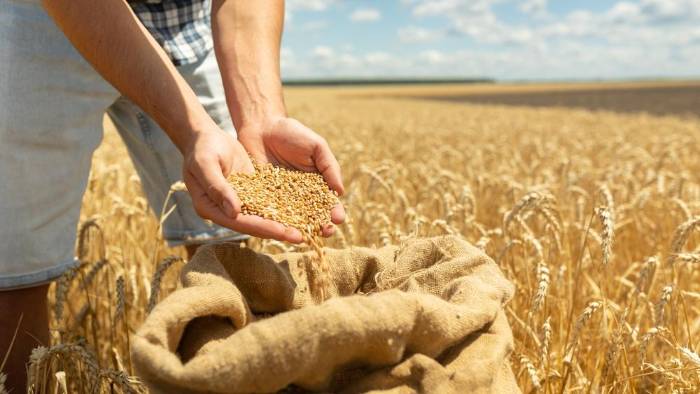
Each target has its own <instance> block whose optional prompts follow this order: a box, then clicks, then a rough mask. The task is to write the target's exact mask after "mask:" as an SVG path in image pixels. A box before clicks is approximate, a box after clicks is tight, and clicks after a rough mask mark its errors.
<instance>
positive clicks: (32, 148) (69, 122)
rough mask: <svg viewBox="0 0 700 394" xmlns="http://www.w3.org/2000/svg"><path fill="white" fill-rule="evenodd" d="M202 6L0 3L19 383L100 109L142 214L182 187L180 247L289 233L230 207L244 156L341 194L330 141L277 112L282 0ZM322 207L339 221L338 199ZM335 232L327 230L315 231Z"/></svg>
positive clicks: (6, 290)
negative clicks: (145, 204) (142, 198)
mask: <svg viewBox="0 0 700 394" xmlns="http://www.w3.org/2000/svg"><path fill="white" fill-rule="evenodd" d="M210 1H212V0H155V1H154V0H148V1H140V2H133V3H127V2H126V0H100V1H95V0H43V2H42V3H40V0H4V1H3V5H2V7H0V37H2V40H0V179H1V180H2V187H1V188H0V360H1V359H2V356H4V355H5V353H6V352H7V351H8V349H9V347H10V342H11V340H12V337H13V334H14V331H15V328H16V325H17V323H18V321H19V320H20V316H23V318H22V320H21V326H20V327H19V333H18V335H17V337H16V338H15V341H14V344H13V346H12V350H11V351H10V352H9V358H8V361H7V364H6V365H5V372H6V373H7V375H8V386H9V388H10V389H13V388H14V390H15V392H19V391H22V390H23V387H24V386H25V379H26V377H25V373H24V371H25V363H26V361H27V358H28V355H29V353H30V351H31V349H32V348H33V347H35V346H37V345H39V344H47V343H48V338H49V336H48V312H47V305H46V292H47V288H48V284H49V282H50V281H51V280H52V279H55V278H57V277H58V276H60V275H61V274H62V273H63V272H64V271H65V270H66V269H68V268H69V267H71V266H73V265H74V264H75V259H74V254H73V248H74V243H75V229H76V225H77V221H78V215H79V210H80V202H81V197H82V194H83V192H84V189H85V186H86V181H87V177H88V172H89V168H90V162H91V156H92V152H93V150H94V149H95V148H96V147H97V145H98V144H99V142H100V139H101V134H100V133H101V130H102V127H101V126H102V117H103V114H104V111H105V110H106V111H107V113H108V114H109V116H110V117H111V119H112V120H113V122H114V124H115V125H116V127H117V130H118V131H119V133H120V134H121V136H122V138H123V139H124V141H125V143H126V145H127V147H128V148H129V153H130V156H131V157H132V160H133V162H134V164H135V166H136V169H137V171H138V173H139V175H140V176H141V179H142V184H143V186H144V191H145V193H146V195H147V197H148V200H149V202H150V204H151V206H152V207H153V208H155V209H156V210H159V209H160V208H161V206H162V204H163V201H164V198H165V195H166V194H167V191H168V188H169V187H170V185H171V184H172V183H174V182H175V181H177V180H179V179H180V176H181V175H182V178H183V179H184V181H185V183H186V184H187V188H188V191H189V194H190V196H191V201H190V200H189V199H188V198H185V197H183V196H178V197H177V200H176V202H177V208H176V211H175V212H174V213H173V215H171V217H169V218H168V220H167V221H166V223H165V226H164V229H163V233H164V238H165V239H166V240H167V241H168V242H169V243H170V244H171V245H187V246H190V248H189V250H190V251H192V250H193V249H194V247H196V246H197V245H199V244H201V243H204V242H209V241H213V240H223V239H241V238H243V237H245V236H244V235H242V234H250V235H253V236H258V237H265V238H276V239H279V240H284V241H289V242H301V234H300V233H299V231H297V230H295V229H291V228H287V227H285V226H283V225H282V224H280V223H276V222H272V221H270V220H265V219H262V218H259V217H254V216H248V215H241V214H239V213H240V202H239V200H238V198H237V196H236V193H235V192H234V191H233V189H231V188H230V187H229V186H228V184H227V183H226V176H227V175H228V174H229V173H232V172H250V171H252V170H253V168H252V164H251V161H250V159H249V157H248V155H250V156H251V157H252V158H254V159H255V160H258V161H261V162H267V161H269V162H273V163H276V164H280V165H285V166H288V167H293V168H297V169H301V170H304V171H316V172H319V173H321V174H322V175H323V177H324V178H325V180H326V181H327V182H328V184H329V185H330V187H331V188H332V189H334V190H336V191H337V192H338V193H341V194H342V192H343V186H342V180H341V175H340V168H339V166H338V162H337V161H336V159H335V157H334V156H333V153H332V152H331V150H330V148H329V147H328V144H327V143H326V141H325V140H324V139H323V138H321V137H320V136H319V135H318V134H316V133H314V132H313V131H312V130H310V129H309V128H307V127H305V126H304V125H303V124H301V123H300V122H298V121H296V120H294V119H291V118H288V117H287V114H286V111H285V106H284V102H283V99H282V87H281V83H280V74H279V49H280V37H281V32H282V24H283V23H282V22H283V19H284V2H283V1H282V0H256V1H249V0H213V2H212V3H210ZM42 6H43V7H42ZM59 29H60V30H59ZM61 31H62V32H61ZM212 47H213V49H212ZM219 70H220V72H219ZM98 73H99V74H98ZM234 126H235V130H234ZM236 133H237V137H238V139H236ZM195 212H196V213H197V214H198V215H199V216H201V217H203V218H205V219H209V220H211V221H213V222H215V223H217V224H218V225H220V226H214V225H210V224H207V222H205V221H203V220H202V219H201V218H199V217H198V216H197V215H196V214H195ZM331 216H332V221H333V222H334V223H340V222H342V220H343V218H344V212H343V209H342V206H337V207H335V208H334V209H333V211H332V212H331ZM332 231H333V227H332V225H331V224H330V223H329V225H328V226H327V227H326V228H324V234H325V235H330V234H331V233H332Z"/></svg>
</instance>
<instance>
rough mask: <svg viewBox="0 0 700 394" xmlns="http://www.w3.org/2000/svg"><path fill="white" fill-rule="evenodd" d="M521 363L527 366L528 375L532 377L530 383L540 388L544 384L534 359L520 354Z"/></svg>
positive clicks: (537, 388)
mask: <svg viewBox="0 0 700 394" xmlns="http://www.w3.org/2000/svg"><path fill="white" fill-rule="evenodd" d="M520 364H521V365H522V366H523V367H524V368H525V371H527V375H528V377H529V378H530V383H531V384H532V387H533V388H534V389H535V390H539V389H540V388H541V387H542V385H541V383H540V377H539V376H538V375H537V368H535V366H534V365H533V364H532V361H530V359H529V358H528V357H527V356H526V355H524V354H521V355H520Z"/></svg>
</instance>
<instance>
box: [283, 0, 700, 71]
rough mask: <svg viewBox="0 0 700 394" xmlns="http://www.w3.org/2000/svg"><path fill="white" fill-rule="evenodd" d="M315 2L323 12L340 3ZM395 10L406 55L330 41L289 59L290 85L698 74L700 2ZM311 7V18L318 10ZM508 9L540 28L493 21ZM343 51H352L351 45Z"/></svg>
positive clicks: (456, 4)
mask: <svg viewBox="0 0 700 394" xmlns="http://www.w3.org/2000/svg"><path fill="white" fill-rule="evenodd" d="M288 1H292V0H288ZM317 1H321V2H322V3H324V4H327V6H330V4H332V3H334V1H332V0H325V1H322V0H317ZM310 3H313V2H310ZM310 3H309V4H310ZM397 3H400V4H398V6H399V7H407V8H408V9H409V11H410V12H411V14H412V15H413V17H412V18H411V20H410V23H407V25H406V26H403V27H400V28H399V29H397V30H396V31H395V33H394V34H395V36H394V39H395V40H397V41H399V42H401V43H403V45H402V46H399V47H389V46H387V47H386V48H378V49H377V48H376V47H375V49H376V50H372V51H367V50H366V49H365V48H366V47H364V46H363V44H361V43H360V44H356V45H343V44H342V43H337V42H333V41H326V40H324V41H323V42H324V43H325V44H326V45H320V46H315V47H314V46H313V44H311V45H310V46H309V47H307V48H310V49H302V50H297V51H295V52H294V53H292V52H291V51H287V52H286V53H283V56H282V58H283V59H282V61H283V66H282V67H283V72H284V75H285V76H286V77H295V76H296V77H309V76H317V77H318V76H326V77H331V76H395V77H402V76H404V77H412V76H432V77H434V76H445V77H448V76H460V77H470V76H472V77H478V76H487V77H495V78H506V79H537V78H571V77H575V78H616V77H625V78H630V77H643V76H667V75H668V76H693V75H698V74H699V73H700V71H698V70H700V0H621V1H616V2H614V3H612V4H610V6H609V7H608V8H607V9H603V10H600V11H591V10H590V9H588V8H587V7H586V4H585V3H582V5H581V6H580V7H579V8H578V9H574V10H573V11H572V12H569V13H567V14H565V15H556V14H555V13H554V11H553V10H550V9H548V7H547V5H548V4H550V2H548V1H546V0H524V2H522V3H516V2H513V1H511V0H398V1H397ZM309 4H307V5H306V6H307V7H310V8H308V9H309V10H313V9H318V8H319V5H318V4H316V5H313V6H311V5H309ZM337 4H338V8H340V9H348V8H350V6H348V4H349V3H347V2H345V3H344V2H341V1H339V0H337ZM496 4H498V5H499V6H498V8H497V7H495V5H496ZM298 6H299V5H297V7H298ZM502 6H503V7H511V8H512V9H515V10H516V11H517V10H518V9H520V10H521V11H522V12H523V13H525V14H527V15H528V16H532V17H534V18H532V17H530V18H527V19H525V20H523V21H520V22H513V21H511V20H509V19H504V18H502V17H501V13H500V12H496V11H497V9H499V8H500V7H502ZM321 8H322V7H321ZM350 10H352V8H350ZM356 11H358V10H356ZM326 16H330V15H326ZM379 17H381V15H380V16H379ZM325 19H328V18H325ZM370 19H371V17H370ZM308 23H311V22H307V24H308ZM319 24H320V23H319ZM320 25H321V24H320ZM302 26H304V25H302ZM302 26H297V27H296V28H297V29H298V30H301V28H302ZM434 26H439V27H434ZM307 28H309V29H311V28H318V29H320V28H322V27H319V26H316V25H313V26H307ZM312 30H313V29H312ZM448 40H449V44H445V43H446V42H448ZM347 42H352V37H351V36H350V35H349V36H348V40H347ZM377 42H381V41H379V40H378V41H377ZM330 43H332V45H329V44H330ZM295 48H296V47H295ZM448 48H450V49H449V50H448ZM455 48H456V49H455Z"/></svg>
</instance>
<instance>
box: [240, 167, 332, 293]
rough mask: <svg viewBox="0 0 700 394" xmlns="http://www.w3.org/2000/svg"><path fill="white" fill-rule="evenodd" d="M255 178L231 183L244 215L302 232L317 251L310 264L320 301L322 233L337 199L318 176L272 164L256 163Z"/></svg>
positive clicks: (323, 287)
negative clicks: (268, 220) (314, 258)
mask: <svg viewBox="0 0 700 394" xmlns="http://www.w3.org/2000/svg"><path fill="white" fill-rule="evenodd" d="M253 166H254V167H255V172H254V173H252V174H240V173H238V174H232V175H231V176H230V177H229V179H228V181H229V183H231V185H232V186H233V188H234V189H235V190H236V193H238V198H239V199H240V200H241V211H242V212H243V213H244V214H246V215H256V216H260V217H263V218H265V219H270V220H274V221H276V222H279V223H282V224H284V225H286V226H290V227H294V228H296V229H298V230H299V231H301V233H302V235H303V236H304V241H305V242H306V243H308V244H309V246H310V247H312V248H313V249H314V250H315V251H316V255H317V259H316V260H317V261H314V262H311V265H312V266H311V267H310V269H309V273H310V274H311V275H313V278H314V280H313V281H312V288H311V289H310V290H311V292H312V293H314V294H315V295H316V296H317V297H318V298H320V299H321V300H324V299H326V298H327V297H326V296H327V294H328V291H327V286H328V278H327V276H328V267H327V264H326V262H325V260H324V259H323V251H322V249H321V248H322V246H323V241H322V238H321V230H322V228H323V226H324V225H327V224H329V223H331V209H332V208H333V207H334V206H335V205H336V204H338V197H337V195H336V193H335V192H333V191H331V190H330V188H329V187H328V184H326V182H325V181H324V180H323V177H322V176H321V175H319V174H315V173H309V172H302V171H295V170H288V169H286V168H282V167H277V166H274V165H272V164H270V163H266V164H259V163H255V162H254V163H253Z"/></svg>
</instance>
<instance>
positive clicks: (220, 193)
mask: <svg viewBox="0 0 700 394" xmlns="http://www.w3.org/2000/svg"><path fill="white" fill-rule="evenodd" d="M246 160H247V158H246ZM251 167H252V165H251ZM191 173H192V175H193V176H194V178H195V179H196V180H197V182H198V183H199V184H200V185H202V188H203V189H204V192H205V193H206V194H207V196H208V197H209V199H210V200H211V201H212V202H214V203H215V204H216V205H218V206H219V207H220V208H221V210H222V211H223V212H224V213H225V214H226V216H228V217H231V218H235V217H236V216H237V215H238V213H240V211H241V202H240V200H239V199H238V196H237V195H236V191H235V190H233V187H232V186H231V185H230V184H229V183H228V181H226V178H225V177H224V170H223V168H222V166H221V164H220V163H219V162H218V161H217V160H205V161H203V162H199V163H196V164H195V165H194V166H192V169H191Z"/></svg>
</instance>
